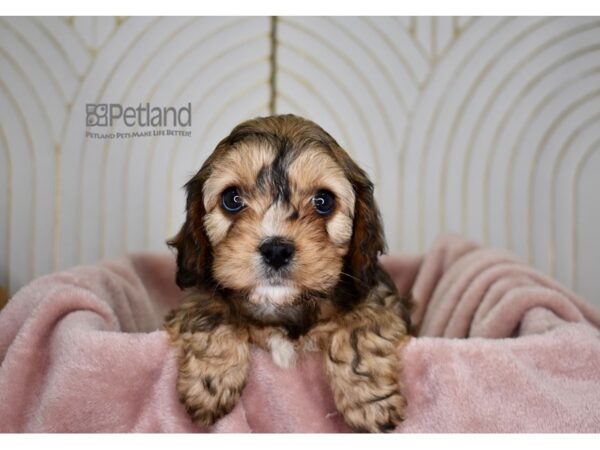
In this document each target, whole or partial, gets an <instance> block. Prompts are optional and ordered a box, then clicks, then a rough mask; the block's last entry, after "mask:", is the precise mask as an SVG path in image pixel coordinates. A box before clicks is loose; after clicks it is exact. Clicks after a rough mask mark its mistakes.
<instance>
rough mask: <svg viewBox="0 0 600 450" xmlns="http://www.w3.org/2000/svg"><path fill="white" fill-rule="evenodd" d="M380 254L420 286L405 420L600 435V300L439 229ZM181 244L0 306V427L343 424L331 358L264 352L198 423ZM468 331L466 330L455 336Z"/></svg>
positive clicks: (401, 279)
mask: <svg viewBox="0 0 600 450" xmlns="http://www.w3.org/2000/svg"><path fill="white" fill-rule="evenodd" d="M383 263H384V264H385V266H386V268H387V269H388V270H389V271H390V273H391V274H392V276H393V278H394V280H395V281H396V283H397V285H398V287H399V289H400V290H401V291H403V292H404V291H408V290H410V289H412V291H413V295H414V297H415V299H416V301H417V307H416V309H415V311H414V314H413V317H414V321H415V323H416V324H417V325H418V328H419V337H417V338H413V339H412V340H411V342H410V343H409V344H408V345H407V346H406V347H405V348H404V349H403V350H402V351H401V352H399V355H398V357H399V358H402V360H403V366H404V373H403V391H404V393H405V395H406V397H407V399H408V404H409V407H408V412H407V419H406V421H405V422H404V423H403V424H402V425H401V426H399V427H398V429H397V431H399V432H442V431H443V432H479V431H485V432H520V431H529V432H544V431H549V432H552V431H562V432H582V431H586V432H600V406H599V405H600V332H599V330H598V328H599V327H600V312H599V311H598V310H596V309H595V308H593V307H592V306H590V305H589V304H588V303H586V302H585V301H584V300H582V299H581V298H579V297H577V296H576V295H574V294H573V293H572V292H570V291H569V290H567V289H565V288H564V287H562V286H561V285H560V284H558V283H557V282H555V281H553V280H551V279H549V278H547V277H545V276H543V275H541V274H540V273H538V272H536V271H534V270H532V269H531V268H529V267H527V266H525V265H523V264H520V263H518V262H516V261H515V260H514V259H513V258H512V257H511V256H510V255H509V254H507V253H506V252H501V251H496V250H490V249H484V248H480V247H478V246H477V245H475V244H473V243H471V242H467V241H465V240H462V239H461V238H458V237H454V236H442V237H440V238H439V239H438V241H437V242H436V243H435V245H434V246H433V248H432V249H431V250H430V251H429V252H428V253H426V254H425V255H423V256H419V257H409V256H388V257H385V258H383ZM174 272H175V267H174V258H173V257H172V255H169V254H165V255H158V254H135V255H130V256H129V257H127V258H124V259H122V260H119V261H109V262H104V263H100V264H98V265H94V266H87V267H78V268H74V269H71V270H68V271H65V272H61V273H57V274H52V275H49V276H46V277H43V278H40V279H38V280H35V281H34V282H32V283H31V284H30V285H28V286H26V287H25V288H23V289H22V290H20V291H19V292H18V293H17V294H16V295H15V296H14V297H13V298H12V299H11V300H10V301H9V303H8V305H7V306H6V307H5V308H4V310H2V311H1V312H0V355H1V356H0V358H1V361H2V364H1V366H0V431H4V432H7V431H12V432H16V431H78V432H92V431H106V432H112V431H176V432H189V431H213V432H250V431H255V432H346V431H349V430H348V428H347V427H346V426H345V424H344V422H343V420H342V419H341V417H340V416H339V415H338V414H337V413H336V411H335V407H334V404H333V400H332V396H331V393H330V391H329V387H328V385H327V382H326V379H325V376H324V373H323V367H322V355H319V354H315V353H312V354H309V355H307V356H306V357H304V358H303V359H301V360H300V361H299V363H298V364H297V365H296V367H294V368H292V369H287V370H286V369H281V368H278V367H277V366H275V365H274V364H273V363H272V362H271V360H270V356H269V355H268V354H267V353H265V352H264V351H262V350H260V349H254V350H253V354H252V358H253V359H252V367H251V370H250V376H249V380H248V384H247V387H246V389H245V391H244V393H243V396H242V399H241V402H240V403H239V404H238V405H237V407H236V408H235V409H234V410H233V412H232V413H231V414H229V415H228V416H226V417H225V418H223V419H222V420H220V421H219V422H218V423H217V424H216V425H215V426H213V427H211V428H210V429H208V430H207V429H204V430H203V429H200V428H198V427H195V426H194V425H193V424H192V423H191V422H190V420H189V418H188V417H187V415H186V413H185V410H184V409H183V407H182V406H181V405H180V404H179V402H178V400H177V396H176V392H175V381H176V377H177V368H176V364H175V359H174V352H173V350H172V349H171V348H170V346H169V344H168V340H167V336H166V334H165V332H163V331H160V329H159V328H160V325H161V323H162V320H163V317H164V315H165V314H166V313H167V312H168V310H170V309H171V308H173V307H174V306H175V305H176V304H177V302H178V300H179V298H180V295H181V293H180V291H179V290H178V289H177V287H176V286H175V285H174ZM457 338H468V339H457Z"/></svg>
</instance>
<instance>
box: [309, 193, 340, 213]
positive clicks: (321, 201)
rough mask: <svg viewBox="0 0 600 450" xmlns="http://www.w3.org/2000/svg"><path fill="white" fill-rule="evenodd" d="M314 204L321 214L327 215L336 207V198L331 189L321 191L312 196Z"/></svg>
mask: <svg viewBox="0 0 600 450" xmlns="http://www.w3.org/2000/svg"><path fill="white" fill-rule="evenodd" d="M312 204H313V205H314V207H315V210H316V211H317V212H318V213H319V214H320V215H322V216H327V215H329V214H331V213H332V212H333V209H334V208H335V198H334V197H333V194H332V193H331V192H329V191H319V192H317V194H316V195H315V196H314V197H313V198H312Z"/></svg>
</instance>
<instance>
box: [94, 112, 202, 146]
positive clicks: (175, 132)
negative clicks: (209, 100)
mask: <svg viewBox="0 0 600 450" xmlns="http://www.w3.org/2000/svg"><path fill="white" fill-rule="evenodd" d="M85 112H86V117H85V124H86V127H87V128H88V130H87V131H86V137H89V138H94V139H114V138H116V139H123V138H132V137H149V136H184V137H189V136H191V135H192V132H191V131H187V130H181V129H180V128H189V127H191V126H192V104H191V103H188V104H187V105H186V106H181V107H179V108H174V107H158V106H151V105H150V103H146V104H142V103H140V104H139V105H138V106H137V107H133V106H126V107H124V106H123V105H121V104H119V103H88V104H86V105H85ZM120 125H125V127H127V128H132V127H137V128H146V127H151V128H153V129H151V130H142V131H130V130H124V131H111V132H109V133H103V132H92V131H90V130H89V128H92V127H111V128H113V127H115V128H117V127H119V126H120ZM165 128H166V129H165Z"/></svg>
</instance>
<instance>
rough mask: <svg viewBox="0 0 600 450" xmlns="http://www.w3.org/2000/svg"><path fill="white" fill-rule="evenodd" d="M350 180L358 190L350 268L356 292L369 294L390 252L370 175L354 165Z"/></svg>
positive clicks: (347, 258)
mask: <svg viewBox="0 0 600 450" xmlns="http://www.w3.org/2000/svg"><path fill="white" fill-rule="evenodd" d="M352 166H354V167H352V170H351V171H350V173H349V174H348V175H349V176H348V178H349V179H350V182H351V183H352V186H353V187H354V192H355V195H356V201H355V206H354V229H353V233H352V240H351V241H350V248H349V250H348V254H347V256H346V260H347V265H349V267H347V269H350V271H351V275H352V276H353V277H354V278H355V279H358V280H357V281H359V282H357V283H355V284H356V289H357V291H358V292H359V293H361V294H363V295H364V294H366V293H367V292H368V291H369V290H370V289H371V288H372V287H373V286H374V285H375V283H376V281H377V280H376V275H377V272H378V270H379V268H378V264H379V262H378V261H379V259H378V258H379V255H380V254H381V253H383V252H385V250H386V245H385V238H384V235H383V225H382V221H381V214H380V213H379V209H378V208H377V204H376V203H375V198H374V196H373V183H371V181H370V180H369V178H368V177H367V174H366V173H365V172H364V171H363V170H362V169H361V168H360V167H358V166H357V165H356V164H354V163H352Z"/></svg>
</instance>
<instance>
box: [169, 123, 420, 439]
mask: <svg viewBox="0 0 600 450" xmlns="http://www.w3.org/2000/svg"><path fill="white" fill-rule="evenodd" d="M232 187H235V189H236V190H237V192H238V195H239V197H240V198H242V199H243V203H244V207H243V208H242V209H241V210H240V211H239V212H237V211H236V212H234V213H232V212H231V211H227V210H226V209H224V207H223V206H222V204H221V202H222V195H224V194H223V193H224V192H226V191H227V190H228V189H231V188H232ZM186 188H187V191H188V197H187V217H186V221H185V223H184V224H183V226H182V228H181V230H180V232H179V233H178V235H177V236H176V237H175V238H174V239H173V240H171V241H170V242H169V245H171V246H173V247H174V248H175V249H176V250H177V277H176V281H177V284H178V285H179V286H180V287H181V288H182V289H186V292H187V296H186V298H185V299H184V301H183V302H182V304H181V306H180V307H179V308H178V309H177V310H175V311H173V312H172V313H171V315H170V316H169V317H168V318H167V321H166V324H165V328H166V330H167V331H168V333H169V335H170V336H171V340H172V343H173V345H174V346H175V347H176V348H177V358H178V364H179V369H180V373H179V378H178V384H177V389H178V392H179V395H180V399H181V401H182V403H183V404H184V405H185V407H186V409H187V411H188V412H189V414H190V416H191V417H192V418H193V419H194V421H196V422H197V423H200V424H205V425H210V424H212V423H214V422H215V421H216V420H217V419H218V418H220V417H222V416H223V415H225V414H227V413H228V412H229V411H231V409H232V408H233V407H234V406H235V404H236V402H237V401H238V399H239V396H240V395H241V392H242V390H243V388H244V385H245V380H246V376H247V372H248V366H249V361H248V359H249V346H250V344H254V345H258V346H261V347H263V348H265V349H267V350H269V351H271V353H272V354H273V359H274V361H275V362H276V363H278V364H280V365H289V364H293V362H294V361H295V359H296V355H297V354H299V353H302V352H303V351H322V352H323V354H324V355H325V367H326V370H327V374H328V377H329V380H330V384H331V389H332V392H333V397H334V400H335V404H336V406H337V408H338V410H339V411H340V412H341V414H342V415H343V417H344V419H345V420H346V422H347V423H348V424H349V425H350V426H351V427H352V428H353V429H355V430H357V431H367V432H382V431H383V432H385V431H390V430H392V429H394V428H395V427H396V425H398V424H399V423H400V422H401V421H402V420H403V418H404V411H405V407H406V401H405V400H404V397H403V396H402V395H401V392H400V387H401V386H400V377H401V367H400V361H399V358H398V351H399V349H400V347H401V346H402V345H403V344H404V343H405V342H406V340H407V337H408V332H409V328H410V318H409V312H410V307H411V302H410V299H409V298H408V297H401V296H400V295H399V294H398V292H397V291H396V288H395V286H394V284H393V282H392V280H391V279H390V277H389V276H388V275H387V273H386V272H385V271H384V270H383V268H382V267H381V265H380V264H379V262H378V256H379V254H381V253H382V252H383V251H384V249H385V241H384V237H383V230H382V226H381V218H380V215H379V211H378V209H377V206H376V204H375V200H374V198H373V185H372V183H371V182H370V181H369V179H368V177H367V175H366V174H365V172H364V171H363V170H362V169H360V167H358V166H357V165H356V163H355V162H354V161H352V159H351V158H350V157H349V156H348V155H347V154H346V152H345V151H344V150H343V149H342V148H341V147H340V146H339V145H338V144H337V142H336V141H335V140H334V139H333V138H332V137H331V136H330V135H329V134H327V133H326V132H325V131H323V130H322V129H321V128H320V127H319V126H318V125H316V124H314V123H313V122H310V121H308V120H304V119H301V118H299V117H296V116H291V115H287V116H272V117H266V118H258V119H254V120H251V121H248V122H244V123H242V124H240V125H238V126H237V127H236V128H235V129H234V130H233V131H232V132H231V134H230V135H229V136H228V137H226V138H225V139H223V140H222V141H221V142H220V143H219V144H218V146H217V148H216V149H215V151H214V152H213V153H212V155H211V156H210V157H209V158H208V160H207V161H206V162H205V164H204V165H203V166H202V168H201V169H200V170H199V171H198V173H197V174H196V175H195V176H194V177H193V178H192V179H191V180H190V181H189V182H188V184H187V185H186ZM323 190H326V191H327V192H330V193H331V195H332V196H333V198H334V199H335V208H334V209H333V210H332V211H331V212H330V213H328V214H318V213H317V212H316V211H315V205H314V203H313V196H315V195H316V193H317V192H321V191H323ZM274 236H275V237H277V238H278V239H283V240H285V242H289V243H291V245H292V246H293V248H294V249H295V251H294V253H293V257H292V258H291V261H290V262H289V263H286V265H285V266H284V267H283V268H281V269H280V268H277V269H276V270H275V269H273V267H270V266H268V265H267V264H266V262H265V260H264V258H261V256H260V255H259V253H260V252H259V247H260V245H261V244H262V243H264V242H265V240H268V239H269V238H272V237H274Z"/></svg>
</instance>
